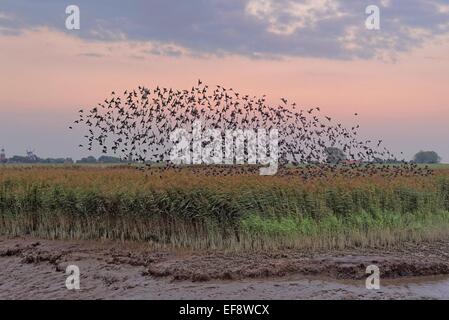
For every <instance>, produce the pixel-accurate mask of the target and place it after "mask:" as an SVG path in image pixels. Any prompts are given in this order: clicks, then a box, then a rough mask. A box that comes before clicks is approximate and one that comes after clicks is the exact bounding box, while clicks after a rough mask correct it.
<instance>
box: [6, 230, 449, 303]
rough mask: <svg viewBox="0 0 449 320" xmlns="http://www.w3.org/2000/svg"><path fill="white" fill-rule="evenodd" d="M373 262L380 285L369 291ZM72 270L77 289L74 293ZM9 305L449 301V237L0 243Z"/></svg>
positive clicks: (24, 239)
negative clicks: (349, 245)
mask: <svg viewBox="0 0 449 320" xmlns="http://www.w3.org/2000/svg"><path fill="white" fill-rule="evenodd" d="M372 264H375V265H377V266H378V267H379V269H380V272H381V288H380V289H379V290H368V289H366V287H365V279H366V277H367V275H366V274H365V271H366V267H367V266H368V265H372ZM68 265H77V266H78V267H79V268H80V273H81V280H80V286H81V289H80V290H72V291H71V290H67V288H66V287H65V280H66V277H67V275H66V274H65V270H66V267H67V266H68ZM0 268H1V273H0V298H2V299H407V298H410V299H416V298H418V299H449V240H447V241H438V242H436V241H434V242H429V243H405V244H401V246H400V247H397V248H382V249H363V248H354V249H346V250H340V251H332V252H326V251H313V252H311V251H310V252H308V251H298V250H295V251H293V250H284V251H281V252H269V253H267V252H238V253H236V252H222V251H220V252H219V251H207V252H192V251H188V250H161V249H157V250H156V249H154V248H151V247H150V246H148V245H146V244H136V243H119V242H90V241H59V240H41V239H33V238H27V237H21V238H6V237H0Z"/></svg>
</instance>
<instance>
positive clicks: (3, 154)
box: [0, 148, 7, 163]
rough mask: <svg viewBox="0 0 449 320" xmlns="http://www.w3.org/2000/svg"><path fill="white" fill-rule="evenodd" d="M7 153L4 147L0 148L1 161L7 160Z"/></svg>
mask: <svg viewBox="0 0 449 320" xmlns="http://www.w3.org/2000/svg"><path fill="white" fill-rule="evenodd" d="M6 160H7V159H6V154H5V149H4V148H2V149H1V150H0V163H5V162H6Z"/></svg>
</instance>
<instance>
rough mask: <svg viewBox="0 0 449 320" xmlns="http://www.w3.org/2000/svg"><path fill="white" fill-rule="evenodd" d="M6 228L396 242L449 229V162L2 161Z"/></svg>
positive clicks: (97, 235) (270, 242)
mask: <svg viewBox="0 0 449 320" xmlns="http://www.w3.org/2000/svg"><path fill="white" fill-rule="evenodd" d="M0 233H1V234H2V235H5V236H31V237H36V238H45V239H72V240H81V239H83V240H84V239H94V240H98V239H104V240H106V239H108V240H120V241H137V242H143V241H144V242H146V243H151V245H152V246H154V247H156V248H191V249H225V250H237V251H239V250H254V251H257V250H272V249H297V248H309V249H334V248H335V249H344V248H348V247H391V246H396V245H398V244H400V243H402V242H410V241H412V242H419V241H422V240H426V241H437V240H444V239H447V238H448V236H449V168H447V167H446V166H443V165H440V166H437V167H435V168H434V174H433V175H432V176H429V177H396V178H387V177H381V176H376V175H374V176H369V177H359V178H351V179H350V178H346V177H333V178H327V179H324V178H322V179H313V180H309V181H305V180H302V179H298V178H295V177H277V176H271V177H267V176H258V175H249V174H248V175H239V176H211V175H206V174H201V173H197V172H193V171H191V170H187V169H185V170H181V172H175V171H170V170H168V171H160V170H159V169H151V170H149V171H147V172H141V171H138V170H136V169H135V168H129V167H126V166H3V167H1V168H0Z"/></svg>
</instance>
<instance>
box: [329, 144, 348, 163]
mask: <svg viewBox="0 0 449 320" xmlns="http://www.w3.org/2000/svg"><path fill="white" fill-rule="evenodd" d="M324 152H325V153H326V157H327V158H326V161H327V162H328V163H334V164H335V163H339V162H342V161H344V160H346V155H345V153H344V152H343V151H342V150H341V149H339V148H336V147H327V148H326V149H324Z"/></svg>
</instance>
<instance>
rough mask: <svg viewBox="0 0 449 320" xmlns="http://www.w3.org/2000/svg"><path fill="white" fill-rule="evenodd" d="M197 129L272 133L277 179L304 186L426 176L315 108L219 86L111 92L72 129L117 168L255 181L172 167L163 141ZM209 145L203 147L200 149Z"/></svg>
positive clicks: (219, 169)
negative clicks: (115, 159) (312, 181)
mask: <svg viewBox="0 0 449 320" xmlns="http://www.w3.org/2000/svg"><path fill="white" fill-rule="evenodd" d="M355 115H357V114H355ZM196 121H200V122H201V124H202V127H201V130H202V132H203V133H204V131H205V130H207V129H218V130H220V131H221V132H223V135H224V132H225V131H226V130H254V131H256V130H258V129H265V130H266V131H267V132H268V131H270V130H271V129H277V130H278V133H279V136H278V164H279V169H278V172H277V175H290V176H299V177H302V178H305V179H309V178H315V177H328V176H329V175H332V174H334V175H335V174H343V175H346V176H350V177H357V176H371V175H376V174H381V175H384V176H403V175H429V174H431V173H432V171H431V170H430V169H429V168H428V167H419V166H417V165H416V164H413V163H408V162H406V161H404V160H402V161H397V160H396V158H395V156H394V155H393V154H392V153H391V152H390V151H389V150H388V149H387V148H385V147H382V140H376V141H371V140H361V139H359V137H358V129H359V125H355V126H352V127H349V128H347V127H345V126H343V125H342V124H341V123H335V122H334V121H333V120H332V118H331V117H329V116H322V115H321V110H320V108H319V107H314V108H309V109H304V110H302V109H300V108H299V107H298V106H297V105H296V104H295V103H289V101H288V100H287V99H285V98H282V99H281V103H279V104H278V105H269V104H268V103H267V101H266V96H265V95H264V96H262V97H255V96H249V95H243V94H240V93H238V92H237V91H235V90H233V89H232V88H224V87H223V86H220V85H217V86H215V87H213V88H212V87H209V86H208V85H205V84H203V83H202V82H201V81H200V80H199V81H198V83H197V85H195V86H193V87H192V88H191V89H189V90H175V89H171V88H165V87H159V86H158V87H156V88H155V89H153V90H150V89H148V88H145V87H138V88H137V89H135V90H132V91H124V92H123V95H118V94H116V93H115V92H112V93H111V97H110V98H108V99H105V100H104V101H103V102H102V103H99V104H98V105H96V106H94V107H92V108H90V109H89V110H84V109H80V110H79V118H78V119H77V120H75V121H74V123H75V124H78V125H85V126H86V129H87V134H86V135H85V136H84V138H85V139H86V141H85V142H84V143H81V144H80V145H79V146H80V147H81V148H87V150H92V148H98V147H99V148H100V150H101V152H102V153H104V154H110V153H111V152H112V153H113V154H115V155H117V156H119V157H120V158H122V159H124V160H127V161H129V162H133V163H140V164H142V165H141V166H139V168H141V169H144V168H158V169H157V170H170V169H175V170H181V169H185V168H189V169H190V170H193V171H194V172H198V173H200V172H201V173H205V174H208V175H216V176H220V175H235V174H251V173H254V174H257V173H258V168H259V167H260V166H261V165H262V164H260V163H259V165H256V166H254V165H221V164H217V165H212V166H210V165H207V166H206V165H203V166H185V165H175V164H173V163H172V162H171V161H170V155H171V149H172V147H173V143H175V142H173V141H171V140H170V135H171V134H172V133H173V132H174V130H176V129H186V130H191V129H192V127H193V123H194V122H196ZM69 128H70V129H72V126H70V127H69ZM212 142H213V141H203V142H202V143H203V146H204V145H207V144H208V143H212ZM267 143H269V141H267ZM223 148H224V145H223ZM336 148H338V149H339V150H341V151H342V152H343V153H344V155H345V159H338V160H337V161H335V159H332V156H330V154H329V150H332V149H333V150H335V149H336ZM267 149H268V150H269V148H268V146H267ZM190 151H193V150H192V146H191V150H190ZM247 153H248V150H245V155H247ZM268 155H270V152H268Z"/></svg>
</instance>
